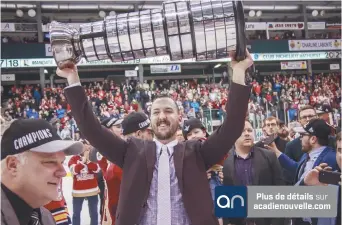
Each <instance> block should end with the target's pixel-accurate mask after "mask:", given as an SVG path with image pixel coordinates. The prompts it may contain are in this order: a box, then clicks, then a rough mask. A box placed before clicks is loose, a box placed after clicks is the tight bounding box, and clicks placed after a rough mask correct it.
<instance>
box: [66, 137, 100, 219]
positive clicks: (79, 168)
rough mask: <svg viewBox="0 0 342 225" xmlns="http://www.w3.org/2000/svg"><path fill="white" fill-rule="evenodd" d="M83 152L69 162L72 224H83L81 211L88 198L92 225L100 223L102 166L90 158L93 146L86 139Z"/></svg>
mask: <svg viewBox="0 0 342 225" xmlns="http://www.w3.org/2000/svg"><path fill="white" fill-rule="evenodd" d="M82 143H83V152H82V153H81V154H79V155H74V156H72V157H71V158H70V160H69V162H68V167H69V169H70V172H71V174H72V178H73V185H72V206H73V210H72V211H73V214H72V225H80V224H81V211H82V206H83V202H84V200H85V199H87V200H88V208H89V214H90V225H98V211H97V209H98V208H97V207H98V194H99V193H100V189H99V186H98V182H97V177H96V175H97V173H99V172H100V170H101V169H100V167H99V165H98V164H97V163H94V162H91V161H90V160H89V153H90V150H91V148H92V146H91V145H90V144H89V142H88V141H87V140H85V139H83V140H82Z"/></svg>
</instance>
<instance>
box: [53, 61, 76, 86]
mask: <svg viewBox="0 0 342 225" xmlns="http://www.w3.org/2000/svg"><path fill="white" fill-rule="evenodd" d="M56 74H57V75H58V76H60V77H63V78H66V79H67V80H68V84H69V85H72V84H76V83H80V77H79V76H78V70H77V66H76V65H75V64H73V63H65V64H63V66H62V69H59V68H57V71H56Z"/></svg>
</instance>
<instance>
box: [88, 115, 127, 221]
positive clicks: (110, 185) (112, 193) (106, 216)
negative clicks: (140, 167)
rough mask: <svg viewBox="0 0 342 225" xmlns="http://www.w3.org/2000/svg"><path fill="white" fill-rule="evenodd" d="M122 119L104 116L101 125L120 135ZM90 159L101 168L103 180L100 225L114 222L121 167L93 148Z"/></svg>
mask: <svg viewBox="0 0 342 225" xmlns="http://www.w3.org/2000/svg"><path fill="white" fill-rule="evenodd" d="M122 121H123V119H118V118H106V119H104V120H102V121H101V125H102V126H104V127H106V128H107V129H108V130H110V131H111V132H112V133H113V134H115V135H117V136H119V137H123V136H122V126H121V125H122ZM89 159H90V161H92V162H97V163H98V164H99V166H100V168H101V171H102V175H103V178H104V180H105V190H104V196H103V202H101V225H114V224H115V208H116V206H117V204H118V200H119V192H120V184H121V179H122V169H121V168H120V167H118V166H116V165H115V164H114V163H111V162H109V161H108V160H107V159H106V158H105V157H103V156H102V155H101V154H100V153H99V152H98V151H97V150H96V149H95V148H93V149H92V150H91V152H90V157H89Z"/></svg>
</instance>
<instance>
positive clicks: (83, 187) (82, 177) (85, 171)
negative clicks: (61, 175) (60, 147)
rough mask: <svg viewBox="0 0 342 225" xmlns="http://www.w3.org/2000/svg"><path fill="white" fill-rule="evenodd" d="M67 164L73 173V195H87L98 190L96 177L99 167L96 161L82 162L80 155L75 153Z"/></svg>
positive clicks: (92, 194)
mask: <svg viewBox="0 0 342 225" xmlns="http://www.w3.org/2000/svg"><path fill="white" fill-rule="evenodd" d="M68 166H69V168H70V172H71V173H72V175H73V190H72V196H73V197H89V196H94V195H97V194H98V193H99V192H100V189H99V187H98V183H97V178H96V173H98V172H100V167H99V165H98V164H97V163H94V162H87V163H82V157H81V156H79V155H75V156H73V157H71V159H70V160H69V163H68Z"/></svg>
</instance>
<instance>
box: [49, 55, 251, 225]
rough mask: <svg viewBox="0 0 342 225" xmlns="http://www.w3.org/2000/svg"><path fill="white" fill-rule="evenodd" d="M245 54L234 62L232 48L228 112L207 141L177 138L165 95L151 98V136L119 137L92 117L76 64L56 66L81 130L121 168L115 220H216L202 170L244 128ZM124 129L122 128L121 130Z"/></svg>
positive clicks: (123, 223) (213, 223) (197, 224)
mask: <svg viewBox="0 0 342 225" xmlns="http://www.w3.org/2000/svg"><path fill="white" fill-rule="evenodd" d="M246 54H247V55H246V59H244V60H242V61H240V62H237V61H236V60H235V59H234V58H235V56H234V52H231V53H230V56H231V58H232V61H231V62H230V65H231V66H232V68H233V75H232V82H231V85H230V90H229V101H228V102H227V104H226V112H227V115H226V118H225V119H224V121H223V123H222V125H221V126H220V127H219V128H218V129H217V130H216V131H215V132H214V133H213V134H212V135H211V136H210V137H209V138H208V139H207V140H206V141H205V142H201V141H198V140H192V141H185V142H178V140H177V139H176V132H177V129H178V126H179V122H180V121H181V115H180V113H179V109H178V105H177V104H176V103H175V102H174V100H173V99H172V98H169V97H159V98H156V99H155V100H154V101H153V103H152V106H151V115H150V120H151V127H152V130H153V134H154V140H153V141H147V140H141V139H139V138H135V137H129V138H127V139H126V140H123V139H121V138H120V137H118V136H115V135H113V134H112V133H111V132H110V131H108V129H107V128H106V127H104V126H101V124H100V123H99V121H98V120H97V119H96V117H95V115H94V114H93V112H92V110H91V106H90V105H89V103H88V101H87V97H86V95H85V92H84V89H83V87H82V86H81V83H80V78H79V75H78V72H77V66H76V65H75V64H73V63H72V62H69V61H67V62H65V63H64V64H63V65H61V66H60V68H58V69H57V71H56V73H57V75H58V76H60V77H64V78H67V80H68V84H69V86H68V87H67V88H66V89H64V93H65V95H66V98H67V101H68V103H69V104H70V105H71V109H72V114H73V116H74V118H75V120H76V122H77V125H78V126H79V128H80V131H81V133H82V134H83V135H84V136H85V137H86V138H87V140H89V142H90V143H91V144H92V145H93V146H94V147H96V148H97V149H98V150H99V152H100V153H101V154H103V156H105V157H106V158H107V159H108V160H110V161H111V162H113V163H115V164H116V165H118V166H119V167H121V168H123V174H124V175H123V177H122V181H121V186H120V198H119V204H118V208H117V211H116V221H115V223H116V225H134V224H139V225H151V224H153V225H176V224H182V225H190V224H191V225H217V223H218V222H217V219H216V218H215V216H214V215H213V212H214V204H213V202H212V197H211V193H210V190H209V188H208V180H207V175H206V171H207V170H208V169H209V168H210V167H212V166H213V165H214V164H216V163H217V162H218V161H220V160H222V158H223V157H224V156H225V154H226V151H227V150H226V149H225V148H222V146H232V145H233V144H234V143H235V141H236V139H237V138H238V137H239V136H240V135H241V132H242V130H243V126H244V120H245V114H246V111H247V107H248V100H249V95H250V87H249V86H247V85H246V83H245V78H246V74H245V73H246V70H247V69H248V68H249V67H250V66H251V65H252V64H253V59H252V56H251V55H250V54H249V53H248V51H247V49H246ZM143 125H144V124H141V125H140V126H143ZM140 126H139V128H140ZM126 131H127V130H126ZM126 131H125V129H124V128H123V133H125V132H126ZM171 193H173V194H172V197H171ZM194 204H196V207H194ZM171 209H172V210H171Z"/></svg>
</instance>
